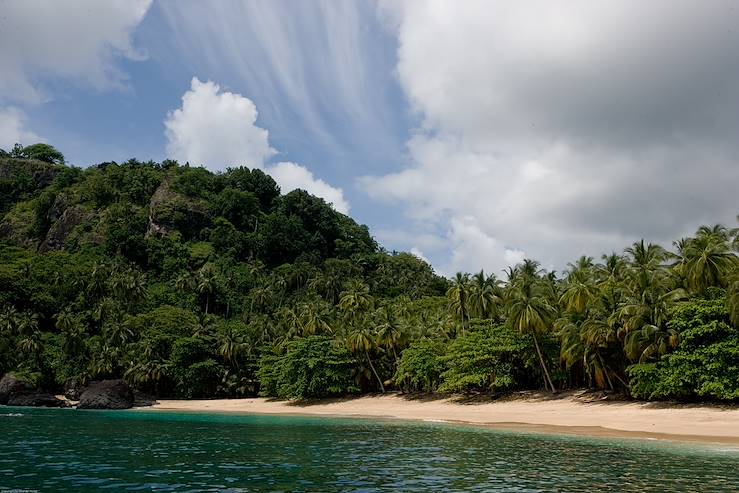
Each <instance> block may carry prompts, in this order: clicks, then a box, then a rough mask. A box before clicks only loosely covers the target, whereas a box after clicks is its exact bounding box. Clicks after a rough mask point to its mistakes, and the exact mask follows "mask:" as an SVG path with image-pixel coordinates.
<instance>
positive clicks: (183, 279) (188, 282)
mask: <svg viewBox="0 0 739 493" xmlns="http://www.w3.org/2000/svg"><path fill="white" fill-rule="evenodd" d="M174 287H175V289H176V290H177V291H179V292H180V293H183V294H185V293H189V292H190V291H192V290H193V288H194V287H195V279H193V276H192V274H190V273H189V272H188V271H182V272H180V273H179V274H178V275H177V278H176V279H175V281H174Z"/></svg>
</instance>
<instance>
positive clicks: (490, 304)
mask: <svg viewBox="0 0 739 493" xmlns="http://www.w3.org/2000/svg"><path fill="white" fill-rule="evenodd" d="M501 301H502V299H501V296H500V281H498V279H497V278H496V277H495V274H491V275H490V276H485V273H484V272H483V271H480V272H478V273H477V274H475V275H474V276H472V282H471V287H470V290H469V304H470V311H471V312H473V313H474V314H475V315H476V316H478V317H480V318H488V319H491V320H492V319H495V318H496V317H497V315H498V307H499V306H500V303H501Z"/></svg>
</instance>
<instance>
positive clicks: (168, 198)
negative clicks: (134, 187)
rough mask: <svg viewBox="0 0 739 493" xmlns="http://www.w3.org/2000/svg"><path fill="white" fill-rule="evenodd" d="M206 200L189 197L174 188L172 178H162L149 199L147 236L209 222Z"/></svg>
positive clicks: (184, 230) (161, 234)
mask: <svg viewBox="0 0 739 493" xmlns="http://www.w3.org/2000/svg"><path fill="white" fill-rule="evenodd" d="M208 222H209V220H208V207H207V204H206V203H205V201H203V200H200V199H196V198H192V197H188V196H186V195H184V194H182V193H179V192H177V191H175V190H173V189H172V179H171V177H167V178H165V179H164V180H162V183H161V185H159V188H157V190H156V191H155V192H154V195H152V197H151V200H150V201H149V223H148V225H147V228H146V237H147V238H148V237H150V236H166V235H169V234H171V233H173V232H175V231H180V232H187V231H188V230H190V229H192V228H193V226H202V225H205V224H206V223H208Z"/></svg>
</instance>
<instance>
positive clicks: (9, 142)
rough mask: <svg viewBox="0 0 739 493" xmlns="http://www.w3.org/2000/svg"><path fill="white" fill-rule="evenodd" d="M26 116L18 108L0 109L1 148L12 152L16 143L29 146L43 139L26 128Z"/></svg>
mask: <svg viewBox="0 0 739 493" xmlns="http://www.w3.org/2000/svg"><path fill="white" fill-rule="evenodd" d="M25 120H26V115H25V114H24V113H23V112H22V111H21V110H19V109H18V108H13V107H8V108H0V148H2V149H5V150H6V151H10V149H11V148H12V147H13V145H15V144H16V143H19V144H22V145H29V144H34V143H36V142H39V141H40V140H42V139H41V137H39V136H38V135H36V134H35V133H33V132H31V131H30V130H28V129H27V128H26V122H25Z"/></svg>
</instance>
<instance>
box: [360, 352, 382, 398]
mask: <svg viewBox="0 0 739 493" xmlns="http://www.w3.org/2000/svg"><path fill="white" fill-rule="evenodd" d="M364 355H365V356H367V363H369V365H370V369H371V370H372V373H374V374H375V378H376V379H377V383H379V384H380V391H381V392H382V393H383V394H384V393H385V386H384V385H382V380H380V375H378V374H377V370H375V365H373V364H372V360H371V359H370V357H369V352H367V351H365V352H364Z"/></svg>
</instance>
